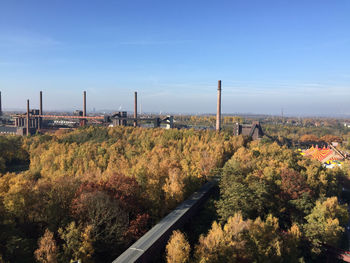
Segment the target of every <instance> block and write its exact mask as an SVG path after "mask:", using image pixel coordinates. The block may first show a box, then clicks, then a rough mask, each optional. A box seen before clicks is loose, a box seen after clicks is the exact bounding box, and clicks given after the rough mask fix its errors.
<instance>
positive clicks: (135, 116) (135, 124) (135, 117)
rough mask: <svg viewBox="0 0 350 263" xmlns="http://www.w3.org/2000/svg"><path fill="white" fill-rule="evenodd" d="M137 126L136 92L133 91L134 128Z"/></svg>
mask: <svg viewBox="0 0 350 263" xmlns="http://www.w3.org/2000/svg"><path fill="white" fill-rule="evenodd" d="M136 126H137V92H136V91H135V102H134V127H136Z"/></svg>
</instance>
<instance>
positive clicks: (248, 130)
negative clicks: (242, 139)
mask: <svg viewBox="0 0 350 263" xmlns="http://www.w3.org/2000/svg"><path fill="white" fill-rule="evenodd" d="M233 134H234V135H236V136H237V135H246V136H249V137H252V139H253V140H258V139H261V138H262V137H263V136H264V132H263V130H262V128H261V125H260V122H258V121H255V122H253V123H252V124H239V123H236V124H235V125H234V127H233Z"/></svg>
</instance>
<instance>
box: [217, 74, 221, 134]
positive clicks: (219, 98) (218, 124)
mask: <svg viewBox="0 0 350 263" xmlns="http://www.w3.org/2000/svg"><path fill="white" fill-rule="evenodd" d="M220 129H221V80H219V81H218V102H217V110H216V131H220Z"/></svg>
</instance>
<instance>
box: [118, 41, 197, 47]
mask: <svg viewBox="0 0 350 263" xmlns="http://www.w3.org/2000/svg"><path fill="white" fill-rule="evenodd" d="M191 42H192V40H136V41H123V42H119V44H120V45H130V46H156V45H182V44H188V43H191Z"/></svg>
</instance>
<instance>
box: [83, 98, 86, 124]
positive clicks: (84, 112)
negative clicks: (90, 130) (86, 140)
mask: <svg viewBox="0 0 350 263" xmlns="http://www.w3.org/2000/svg"><path fill="white" fill-rule="evenodd" d="M83 104H84V105H83V116H84V117H86V91H84V102H83ZM83 125H84V126H85V125H86V119H84V120H83Z"/></svg>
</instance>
